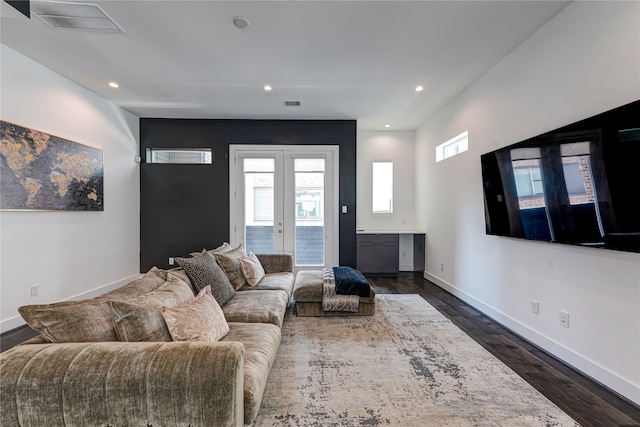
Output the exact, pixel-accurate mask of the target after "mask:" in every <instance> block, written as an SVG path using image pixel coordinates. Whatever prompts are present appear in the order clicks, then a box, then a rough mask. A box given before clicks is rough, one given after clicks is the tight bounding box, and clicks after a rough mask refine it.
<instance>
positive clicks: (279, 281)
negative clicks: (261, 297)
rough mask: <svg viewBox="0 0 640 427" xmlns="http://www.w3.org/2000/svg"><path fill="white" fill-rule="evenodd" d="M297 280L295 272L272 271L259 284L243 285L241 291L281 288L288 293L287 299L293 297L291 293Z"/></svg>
mask: <svg viewBox="0 0 640 427" xmlns="http://www.w3.org/2000/svg"><path fill="white" fill-rule="evenodd" d="M294 280H295V276H294V275H293V273H271V274H267V275H265V276H264V277H263V278H262V279H261V280H260V281H259V282H258V284H257V285H255V286H249V284H247V285H246V286H243V287H241V288H240V289H239V290H240V291H250V290H257V291H260V290H276V289H277V290H281V291H284V292H286V293H287V299H291V295H292V294H293V282H294Z"/></svg>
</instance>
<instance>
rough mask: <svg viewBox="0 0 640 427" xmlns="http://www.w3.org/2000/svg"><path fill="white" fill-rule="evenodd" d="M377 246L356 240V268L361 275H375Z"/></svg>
mask: <svg viewBox="0 0 640 427" xmlns="http://www.w3.org/2000/svg"><path fill="white" fill-rule="evenodd" d="M376 253H377V245H376V244H375V242H367V241H364V242H363V241H361V240H358V258H357V265H356V268H357V269H358V270H360V271H361V272H362V273H375V272H376V270H377V265H376Z"/></svg>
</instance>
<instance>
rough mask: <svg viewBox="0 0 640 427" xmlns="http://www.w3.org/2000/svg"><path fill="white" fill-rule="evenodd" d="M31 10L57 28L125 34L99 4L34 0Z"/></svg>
mask: <svg viewBox="0 0 640 427" xmlns="http://www.w3.org/2000/svg"><path fill="white" fill-rule="evenodd" d="M31 11H32V12H33V13H34V14H35V15H37V16H38V18H40V19H42V20H43V21H44V22H45V23H47V25H49V26H50V27H51V28H53V29H55V30H61V29H62V30H79V31H98V32H106V33H121V34H124V30H123V29H122V28H121V27H120V26H119V25H118V24H116V22H115V21H114V20H113V19H111V17H109V15H107V14H106V13H105V12H104V10H102V8H100V6H98V5H97V4H87V3H71V2H57V1H34V2H31Z"/></svg>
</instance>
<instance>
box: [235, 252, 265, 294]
mask: <svg viewBox="0 0 640 427" xmlns="http://www.w3.org/2000/svg"><path fill="white" fill-rule="evenodd" d="M240 266H241V267H242V274H244V277H245V279H247V283H248V284H249V286H255V285H257V284H258V282H259V281H260V280H262V278H263V277H264V276H265V274H264V268H262V264H260V260H259V259H258V257H257V256H256V255H255V254H254V253H253V252H249V253H248V254H247V257H246V258H240Z"/></svg>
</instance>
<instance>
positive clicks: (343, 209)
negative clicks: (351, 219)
mask: <svg viewBox="0 0 640 427" xmlns="http://www.w3.org/2000/svg"><path fill="white" fill-rule="evenodd" d="M342 213H347V205H344V206H342Z"/></svg>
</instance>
